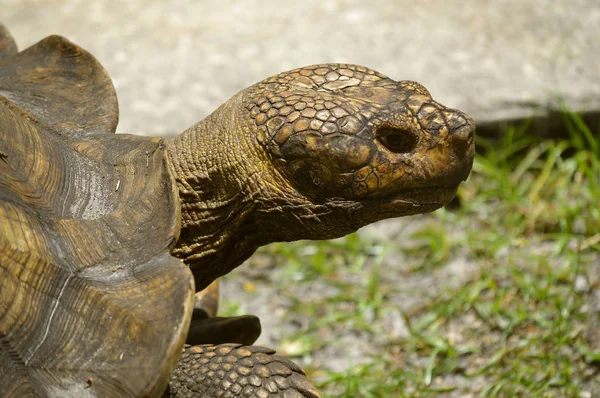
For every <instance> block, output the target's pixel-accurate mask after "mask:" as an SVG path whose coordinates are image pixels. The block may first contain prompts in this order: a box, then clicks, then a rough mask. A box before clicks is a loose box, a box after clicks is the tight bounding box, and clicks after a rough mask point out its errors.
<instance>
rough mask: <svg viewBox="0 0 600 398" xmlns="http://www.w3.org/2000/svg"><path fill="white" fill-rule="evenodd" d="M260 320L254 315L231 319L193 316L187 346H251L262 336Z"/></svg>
mask: <svg viewBox="0 0 600 398" xmlns="http://www.w3.org/2000/svg"><path fill="white" fill-rule="evenodd" d="M260 332H261V327H260V319H258V317H257V316H254V315H242V316H236V317H231V318H222V317H214V318H202V317H197V316H196V310H194V314H193V316H192V322H191V324H190V331H189V333H188V337H187V340H186V343H187V344H190V345H198V344H224V343H238V344H243V345H250V344H252V343H254V342H255V341H256V339H258V336H260Z"/></svg>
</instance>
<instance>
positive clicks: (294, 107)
mask: <svg viewBox="0 0 600 398" xmlns="http://www.w3.org/2000/svg"><path fill="white" fill-rule="evenodd" d="M117 120H118V106H117V97H116V94H115V90H114V88H113V85H112V83H111V80H110V78H109V76H108V74H107V73H106V71H105V70H104V69H103V68H102V66H101V65H100V64H99V63H98V61H97V60H96V59H95V58H94V57H93V56H92V55H91V54H89V53H88V52H86V51H85V50H83V49H82V48H80V47H78V46H77V45H75V44H73V43H71V42H70V41H68V40H67V39H65V38H63V37H60V36H50V37H47V38H45V39H43V40H41V41H40V42H38V43H37V44H35V45H33V46H31V47H29V48H27V49H25V50H23V51H21V52H19V51H18V50H17V46H16V45H15V42H14V40H13V39H12V37H11V36H10V34H9V32H8V31H7V30H6V29H5V28H4V27H3V26H1V25H0V396H15V397H27V396H36V397H128V396H131V397H138V396H140V397H142V396H143V397H153V396H161V394H165V396H206V397H210V396H223V397H225V396H238V395H239V396H256V397H267V396H269V397H284V396H285V397H303V396H304V397H318V396H319V393H318V391H317V390H316V389H315V388H314V386H313V385H312V384H311V383H310V382H309V381H308V380H307V378H306V376H305V375H304V373H303V372H302V370H301V369H300V368H299V367H298V366H296V365H295V364H294V363H293V362H291V361H289V360H287V359H285V358H283V357H281V356H278V355H276V354H275V352H274V351H273V350H270V349H268V348H264V347H258V346H251V345H250V344H251V343H252V342H253V341H254V340H255V338H256V337H257V335H258V333H260V324H259V323H258V320H257V318H254V317H252V316H249V317H246V318H244V317H241V318H233V319H227V318H225V319H221V318H215V312H216V304H215V301H214V297H215V295H216V294H217V285H216V282H215V281H217V280H218V278H219V277H220V276H222V275H224V274H226V273H228V272H229V271H231V270H232V269H234V268H235V267H237V266H238V265H240V264H241V263H242V262H243V261H244V260H246V259H247V258H248V257H249V256H250V255H251V254H252V253H253V252H254V251H255V250H256V249H257V248H258V247H260V246H262V245H265V244H267V243H270V242H275V241H293V240H299V239H329V238H335V237H340V236H343V235H345V234H348V233H351V232H353V231H355V230H357V229H358V228H360V227H362V226H364V225H367V224H370V223H373V222H375V221H378V220H382V219H385V218H390V217H399V216H405V215H410V214H417V213H426V212H430V211H433V210H435V209H437V208H440V207H441V206H443V205H445V204H447V203H448V202H449V201H450V200H451V199H452V198H453V197H454V196H455V194H456V191H457V188H458V186H459V184H460V183H461V182H462V181H464V180H465V179H466V178H467V176H468V174H469V172H470V169H471V165H472V161H473V156H474V132H475V126H474V123H473V121H472V119H471V118H469V117H468V116H467V115H466V114H464V113H462V112H460V111H458V110H455V109H450V108H447V107H445V106H443V105H441V104H440V103H438V102H436V101H434V100H433V99H432V97H431V95H430V94H429V92H428V91H427V90H426V89H425V88H424V87H423V86H421V85H420V84H418V83H416V82H412V81H406V80H405V81H394V80H392V79H390V78H388V77H386V76H385V75H383V74H381V73H379V72H376V71H374V70H372V69H369V68H367V67H363V66H358V65H351V64H322V65H313V66H307V67H303V68H297V69H294V70H291V71H288V72H283V73H280V74H278V75H275V76H272V77H270V78H267V79H265V80H263V81H261V82H259V83H257V84H255V85H253V86H251V87H249V88H246V89H244V90H242V91H241V92H239V93H238V94H236V95H235V96H233V97H232V98H231V99H230V100H229V101H227V102H226V103H225V104H223V105H222V106H220V107H219V108H218V109H217V110H216V111H215V112H214V113H212V114H211V115H209V116H208V117H207V118H205V119H204V120H203V121H201V122H199V123H197V124H195V125H194V126H192V127H190V128H189V129H187V130H185V131H184V132H183V133H181V134H180V135H178V136H176V137H173V138H170V139H163V138H159V137H144V136H136V135H128V134H114V132H115V129H116V125H117ZM196 292H200V293H199V295H198V297H197V299H196V298H195V294H196ZM195 300H196V304H195ZM190 325H192V326H190ZM188 334H189V337H188ZM186 339H187V341H188V343H191V344H192V345H188V344H186Z"/></svg>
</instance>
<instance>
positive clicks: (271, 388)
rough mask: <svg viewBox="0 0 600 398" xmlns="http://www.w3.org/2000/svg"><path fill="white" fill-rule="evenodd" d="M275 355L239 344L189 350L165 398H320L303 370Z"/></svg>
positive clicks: (184, 353)
mask: <svg viewBox="0 0 600 398" xmlns="http://www.w3.org/2000/svg"><path fill="white" fill-rule="evenodd" d="M274 354H275V351H274V350H272V349H270V348H266V347H259V346H241V345H239V344H221V345H198V346H186V347H184V350H183V353H182V355H181V358H180V359H179V362H178V364H177V368H176V369H175V371H174V372H173V375H172V376H171V381H170V383H169V387H168V388H167V391H166V392H165V394H164V396H163V398H166V397H169V398H182V397H189V398H191V397H193V398H200V397H207V398H208V397H257V398H267V397H269V398H320V397H321V395H320V394H319V392H318V391H317V389H316V388H315V386H314V385H313V384H312V383H311V382H310V381H308V379H307V378H306V375H305V374H304V372H303V371H302V369H301V368H300V367H299V366H298V365H296V364H295V363H293V362H292V361H290V360H289V359H286V358H284V357H281V356H279V355H274Z"/></svg>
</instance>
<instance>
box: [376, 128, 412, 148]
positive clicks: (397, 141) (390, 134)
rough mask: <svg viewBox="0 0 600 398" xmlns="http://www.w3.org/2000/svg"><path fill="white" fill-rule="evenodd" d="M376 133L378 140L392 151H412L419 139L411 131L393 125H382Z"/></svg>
mask: <svg viewBox="0 0 600 398" xmlns="http://www.w3.org/2000/svg"><path fill="white" fill-rule="evenodd" d="M376 134H377V139H378V140H379V142H381V143H382V144H383V146H385V147H386V148H387V149H389V150H390V151H392V152H394V153H408V152H412V151H413V150H414V149H415V147H416V146H417V142H418V141H419V138H418V136H417V135H416V134H415V133H413V132H412V131H410V130H401V129H397V128H393V127H382V128H380V129H378V130H377V132H376Z"/></svg>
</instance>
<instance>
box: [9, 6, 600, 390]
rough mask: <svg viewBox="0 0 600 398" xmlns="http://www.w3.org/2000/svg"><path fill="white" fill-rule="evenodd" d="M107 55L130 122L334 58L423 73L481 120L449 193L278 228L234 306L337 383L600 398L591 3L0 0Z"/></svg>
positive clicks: (139, 127) (170, 125) (190, 120)
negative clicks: (474, 147)
mask: <svg viewBox="0 0 600 398" xmlns="http://www.w3.org/2000/svg"><path fill="white" fill-rule="evenodd" d="M0 10H1V15H0V18H1V21H0V22H2V23H4V24H5V25H6V26H7V28H8V29H9V30H10V31H11V33H12V34H13V36H14V38H15V40H16V42H17V44H18V45H19V48H21V49H23V48H25V47H27V46H29V45H31V44H33V43H35V42H37V41H38V40H40V39H41V38H43V37H45V36H47V35H50V34H61V35H64V36H66V37H68V38H69V39H70V40H72V41H74V42H75V43H77V44H79V45H80V46H82V47H83V48H85V49H86V50H88V51H89V52H91V53H92V54H94V55H95V56H96V57H97V58H98V60H99V61H100V62H101V63H102V64H103V65H104V67H105V68H106V69H107V71H108V73H109V75H110V76H111V77H112V79H113V82H114V85H115V87H116V90H117V95H118V98H119V103H120V123H119V127H118V132H120V133H133V134H144V135H161V136H170V135H173V134H177V133H179V132H180V131H182V130H184V129H185V128H187V127H189V126H190V125H192V124H194V123H195V122H197V121H199V120H201V119H202V118H204V117H205V116H207V115H208V114H209V113H210V112H212V111H213V110H214V109H216V108H217V107H218V106H219V105H220V104H221V103H223V102H224V101H226V100H227V99H228V98H229V97H231V96H232V95H233V94H235V93H236V92H237V91H239V90H241V89H243V88H244V87H247V86H249V85H251V84H253V83H255V82H257V81H259V80H262V79H263V78H265V77H268V76H270V75H273V74H276V73H278V72H281V71H284V70H288V69H292V68H294V67H298V66H304V65H309V64H315V63H323V62H343V63H355V64H363V65H366V66H369V67H371V68H373V69H376V70H378V71H380V72H382V73H384V74H386V75H388V76H390V77H392V78H394V79H396V80H401V79H411V80H416V81H418V82H420V83H422V84H423V85H425V86H426V87H427V88H428V89H429V90H430V92H431V93H432V95H433V96H434V98H435V99H437V100H438V101H440V102H441V103H443V104H445V105H448V106H452V107H456V108H459V109H461V110H463V111H465V112H467V113H468V114H470V115H471V116H472V117H473V118H474V119H475V120H476V122H477V124H478V132H479V133H480V138H479V140H478V156H477V158H476V161H475V164H474V169H473V173H472V175H471V177H470V179H469V180H468V181H467V182H466V183H465V184H463V186H462V188H461V190H460V192H459V200H458V201H457V202H455V204H454V206H453V207H452V208H447V209H442V210H440V211H438V212H435V213H434V214H431V215H424V216H416V217H410V218H406V219H397V220H387V221H385V222H382V223H378V224H377V225H374V226H370V227H367V228H365V229H363V230H361V231H359V232H358V233H357V234H353V235H351V236H349V237H346V238H342V239H338V240H335V241H331V242H299V243H294V244H274V245H270V246H268V247H266V248H263V249H261V250H260V251H259V252H258V253H257V254H256V255H255V256H253V257H252V258H251V259H250V260H249V261H248V264H245V265H243V266H242V267H240V268H239V269H238V270H236V271H235V272H233V273H232V274H231V275H230V276H228V277H226V278H225V280H224V282H223V289H222V293H223V295H224V297H223V300H224V303H223V306H222V314H223V315H235V314H242V313H254V314H256V315H259V316H260V317H261V319H262V323H263V330H264V331H263V335H262V336H261V338H260V339H259V341H258V343H259V344H262V345H269V346H273V347H275V348H277V349H278V351H279V352H280V353H282V354H284V355H287V356H290V357H292V358H293V359H294V360H295V361H297V362H298V363H300V364H302V365H303V366H304V367H305V369H306V370H307V373H308V375H309V376H310V377H311V378H312V379H313V380H315V381H316V383H317V384H318V385H319V386H320V388H321V389H322V390H323V392H324V395H325V396H346V397H356V396H367V397H387V396H389V397H397V396H410V397H413V396H414V397H425V396H431V397H440V396H442V397H445V396H448V397H476V396H485V397H488V396H489V397H496V396H498V397H504V396H507V397H508V396H528V397H536V396H540V397H581V398H588V397H596V396H600V382H599V381H598V380H599V379H600V375H599V372H600V367H599V364H600V321H599V318H600V317H599V314H600V290H599V286H600V232H599V231H600V199H599V198H600V160H599V159H600V139H599V129H598V114H599V109H600V66H599V65H600V3H598V1H597V0H572V1H569V2H565V1H551V0H498V1H491V0H454V1H446V0H397V1H384V0H373V1H369V2H365V1H352V0H320V1H316V0H305V1H296V2H280V1H274V0H265V1H258V0H250V1H234V0H221V1H193V0H173V1H148V0H144V1H142V0H131V1H93V2H92V1H84V0H0Z"/></svg>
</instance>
